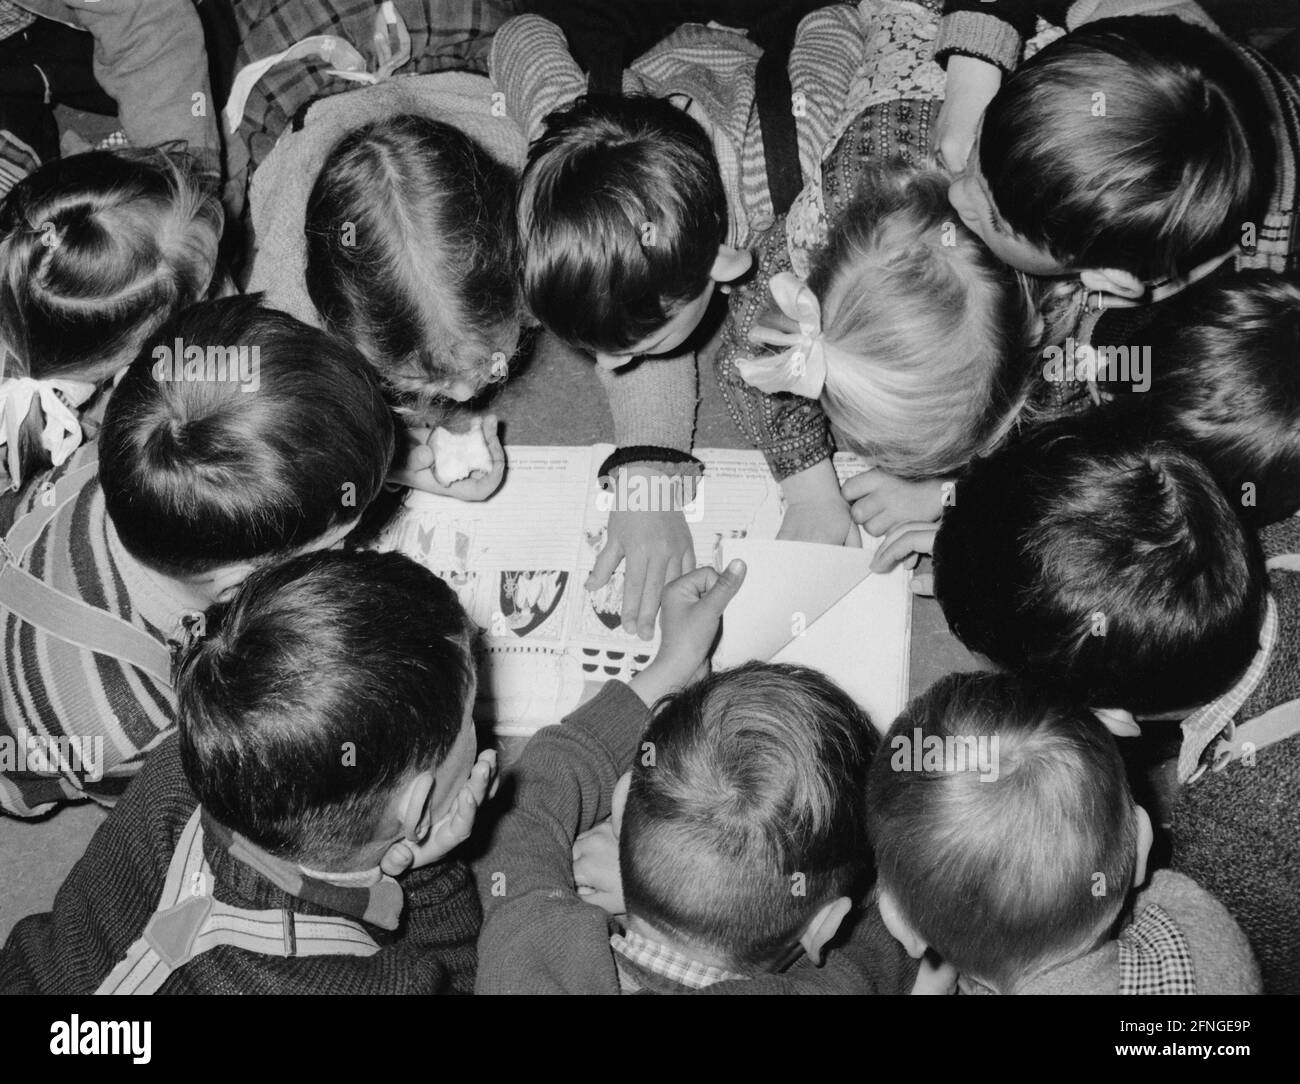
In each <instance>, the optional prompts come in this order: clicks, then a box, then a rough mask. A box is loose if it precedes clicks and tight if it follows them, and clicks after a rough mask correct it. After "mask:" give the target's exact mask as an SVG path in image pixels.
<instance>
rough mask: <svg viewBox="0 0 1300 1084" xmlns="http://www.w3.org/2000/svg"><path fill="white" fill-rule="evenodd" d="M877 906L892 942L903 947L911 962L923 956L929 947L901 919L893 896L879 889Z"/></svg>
mask: <svg viewBox="0 0 1300 1084" xmlns="http://www.w3.org/2000/svg"><path fill="white" fill-rule="evenodd" d="M877 905H878V906H879V907H880V917H881V919H882V921H883V922H884V923H885V929H887V930H888V931H889V932H890V933H891V934H893V935H894V940H895V941H897V942H898V943H899V944H900V945H902V946H903V948H904V949H905V950H906V951H907V954H908V955H909V956H910V957H912V959H913V960H919V959H920V958H921V957H922V956H924V955H925V950H926V949H928V948H929V947H930V946H929V945H928V944H927V943H926V941H925V939H924V938H923V937H922V936H921V935H920V934H918V933H917V932H916V931H915V930H914V929H912V927H911V925H910V924H909V923H908V921H907V919H905V918H904V917H903V913H902V911H900V910H899V909H898V901H897V900H895V899H894V897H893V894H892V893H891V892H889V891H888V890H887V889H884V888H882V889H880V890H879V893H878V895H877Z"/></svg>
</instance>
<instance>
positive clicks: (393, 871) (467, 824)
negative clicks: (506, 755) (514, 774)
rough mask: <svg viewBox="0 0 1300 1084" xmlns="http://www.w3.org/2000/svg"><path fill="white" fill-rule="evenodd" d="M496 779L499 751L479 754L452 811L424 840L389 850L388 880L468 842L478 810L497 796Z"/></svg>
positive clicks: (409, 841) (401, 842) (381, 865)
mask: <svg viewBox="0 0 1300 1084" xmlns="http://www.w3.org/2000/svg"><path fill="white" fill-rule="evenodd" d="M496 777H497V754H496V750H494V749H485V750H483V752H481V753H479V755H478V759H477V760H476V761H475V762H474V767H473V768H472V769H471V770H470V773H469V778H468V779H466V780H465V783H464V784H463V785H462V786H461V789H460V792H459V793H458V794H457V795H456V798H455V800H454V801H453V802H452V804H451V808H450V809H448V811H447V812H446V813H445V814H444V815H443V816H442V817H441V818H440V819H439V820H438V821H437V822H436V823H434V824H432V825H431V826H430V827H429V831H428V834H427V835H426V836H425V837H424V839H423V840H413V839H403V840H399V841H398V842H397V843H394V844H393V845H392V846H391V847H389V848H388V851H387V853H386V854H385V855H384V857H383V860H382V861H381V862H380V863H379V868H380V869H382V870H383V871H384V872H385V873H386V874H388V876H390V877H397V876H399V875H400V874H402V873H405V872H406V871H407V870H408V869H419V868H420V867H421V866H429V865H432V864H433V863H434V862H437V861H439V860H440V859H442V858H445V857H446V856H447V855H448V854H449V853H451V852H452V851H453V850H455V849H456V848H457V847H459V846H460V845H461V844H462V843H464V842H465V840H467V839H469V836H470V833H471V832H472V831H473V829H474V818H475V817H476V816H477V815H478V811H479V807H480V806H481V805H482V804H483V803H484V802H485V801H487V799H488V798H489V797H491V795H492V794H494V793H496Z"/></svg>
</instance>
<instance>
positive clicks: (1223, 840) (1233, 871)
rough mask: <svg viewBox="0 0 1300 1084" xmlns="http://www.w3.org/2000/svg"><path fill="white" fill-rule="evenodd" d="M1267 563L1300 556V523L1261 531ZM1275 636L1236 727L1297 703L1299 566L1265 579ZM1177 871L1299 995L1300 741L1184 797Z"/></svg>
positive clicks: (1176, 817) (1204, 778)
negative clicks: (1200, 888) (1219, 904)
mask: <svg viewBox="0 0 1300 1084" xmlns="http://www.w3.org/2000/svg"><path fill="white" fill-rule="evenodd" d="M1263 542H1264V550H1265V554H1266V555H1267V556H1268V557H1269V558H1273V559H1275V558H1277V557H1278V556H1279V555H1281V554H1300V519H1298V518H1296V517H1292V518H1291V519H1289V520H1287V521H1285V522H1284V523H1281V524H1277V525H1275V526H1273V527H1269V528H1267V529H1266V530H1265V531H1264V532H1263ZM1269 581H1270V587H1271V594H1272V598H1273V602H1274V604H1275V605H1276V607H1277V614H1278V629H1277V637H1276V641H1275V643H1274V647H1273V651H1272V654H1271V656H1270V658H1269V660H1268V666H1267V669H1266V670H1265V671H1264V674H1263V677H1262V678H1261V680H1260V682H1259V684H1258V685H1256V687H1255V689H1254V690H1253V691H1252V692H1251V694H1250V696H1249V697H1248V699H1247V700H1246V701H1245V703H1244V704H1243V705H1242V707H1241V709H1240V710H1239V711H1238V712H1237V713H1236V717H1235V722H1236V723H1237V725H1241V724H1242V723H1245V722H1247V721H1248V720H1250V719H1254V718H1256V717H1258V716H1260V715H1262V714H1264V713H1265V712H1266V711H1268V710H1270V709H1271V708H1274V707H1276V706H1278V705H1280V704H1285V703H1288V702H1290V701H1294V700H1296V699H1297V698H1300V567H1293V568H1289V569H1288V568H1278V567H1275V568H1273V569H1272V571H1271V572H1270V576H1269ZM1173 839H1174V853H1173V867H1174V869H1177V870H1181V871H1182V872H1184V873H1186V874H1187V875H1188V876H1189V877H1192V878H1194V879H1195V880H1196V881H1197V882H1198V883H1200V884H1202V885H1204V886H1205V887H1206V889H1208V890H1209V891H1210V892H1212V893H1214V895H1215V896H1217V897H1218V898H1219V899H1221V900H1222V901H1223V903H1224V905H1225V906H1226V907H1227V908H1228V910H1229V911H1230V912H1231V913H1232V916H1233V917H1234V918H1235V919H1236V920H1237V921H1238V922H1239V923H1240V924H1241V928H1242V929H1243V930H1245V932H1246V936H1247V937H1249V938H1250V942H1251V945H1252V946H1253V947H1254V949H1255V954H1256V955H1257V956H1258V957H1259V963H1260V971H1261V973H1262V976H1263V981H1264V991H1265V992H1266V993H1272V994H1297V993H1300V735H1296V736H1293V737H1290V738H1287V739H1285V740H1283V741H1281V742H1278V743H1276V744H1274V745H1269V746H1265V747H1264V748H1262V749H1260V750H1259V751H1258V753H1257V754H1256V755H1255V756H1254V758H1252V759H1251V760H1250V761H1247V760H1244V759H1243V760H1238V761H1234V762H1232V763H1231V764H1229V765H1228V766H1227V767H1226V768H1225V769H1224V770H1222V771H1213V770H1210V771H1207V772H1205V773H1204V774H1202V775H1201V776H1200V778H1198V779H1194V780H1193V781H1191V782H1189V783H1187V784H1186V785H1184V786H1183V787H1182V788H1181V789H1180V790H1179V792H1178V796H1177V802H1176V804H1175V806H1174V811H1173Z"/></svg>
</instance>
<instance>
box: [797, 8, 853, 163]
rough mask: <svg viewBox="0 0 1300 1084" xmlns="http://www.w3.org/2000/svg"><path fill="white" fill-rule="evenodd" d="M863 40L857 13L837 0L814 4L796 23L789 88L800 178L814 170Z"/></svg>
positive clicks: (844, 98)
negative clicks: (819, 4) (793, 115)
mask: <svg viewBox="0 0 1300 1084" xmlns="http://www.w3.org/2000/svg"><path fill="white" fill-rule="evenodd" d="M865 45H866V37H865V34H864V29H863V25H862V16H860V15H859V14H858V12H857V11H856V10H855V9H854V8H852V7H848V6H846V5H843V4H837V5H834V6H832V7H825V8H819V9H818V10H817V11H814V12H811V13H810V14H808V15H806V16H805V17H804V19H803V21H802V22H801V23H800V24H799V29H798V31H797V32H796V34H795V39H794V46H793V47H792V48H791V50H790V89H791V91H792V92H793V94H794V102H795V107H794V108H795V129H796V131H797V133H798V138H799V166H800V169H801V170H802V171H803V176H804V179H805V180H807V179H808V178H810V177H814V176H816V174H817V167H818V166H819V165H820V164H821V160H822V152H823V151H824V150H826V147H827V145H828V144H829V143H830V140H831V136H832V134H833V133H834V131H835V129H836V126H837V125H838V123H839V121H840V119H841V118H840V114H841V113H842V112H843V109H844V103H845V102H847V101H848V99H849V88H850V87H851V86H852V83H853V78H854V76H855V75H856V74H857V71H858V69H859V67H860V66H861V64H862V59H863V50H864V48H865Z"/></svg>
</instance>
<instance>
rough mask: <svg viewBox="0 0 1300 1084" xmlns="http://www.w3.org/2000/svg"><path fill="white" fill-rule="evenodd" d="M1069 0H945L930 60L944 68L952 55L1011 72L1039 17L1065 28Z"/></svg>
mask: <svg viewBox="0 0 1300 1084" xmlns="http://www.w3.org/2000/svg"><path fill="white" fill-rule="evenodd" d="M1071 3H1073V0H945V2H944V5H943V18H942V19H940V20H939V34H938V37H936V38H935V42H934V59H935V60H936V61H938V62H939V63H940V64H943V65H946V64H947V63H948V58H949V57H950V56H952V55H953V54H954V53H960V54H961V55H963V56H973V57H976V58H977V59H979V60H986V61H988V62H989V63H990V64H995V65H997V66H998V67H999V68H1001V69H1002V70H1003V71H1004V72H1011V71H1014V70H1015V68H1016V65H1017V64H1018V63H1019V61H1020V50H1021V48H1022V47H1023V45H1024V43H1025V42H1026V41H1028V40H1029V38H1031V37H1033V35H1034V29H1035V27H1036V26H1037V25H1038V17H1039V16H1040V15H1041V16H1042V17H1043V18H1044V19H1046V20H1047V21H1048V22H1051V23H1055V24H1056V25H1058V26H1064V25H1065V13H1066V12H1067V11H1068V10H1069V8H1070V5H1071Z"/></svg>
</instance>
